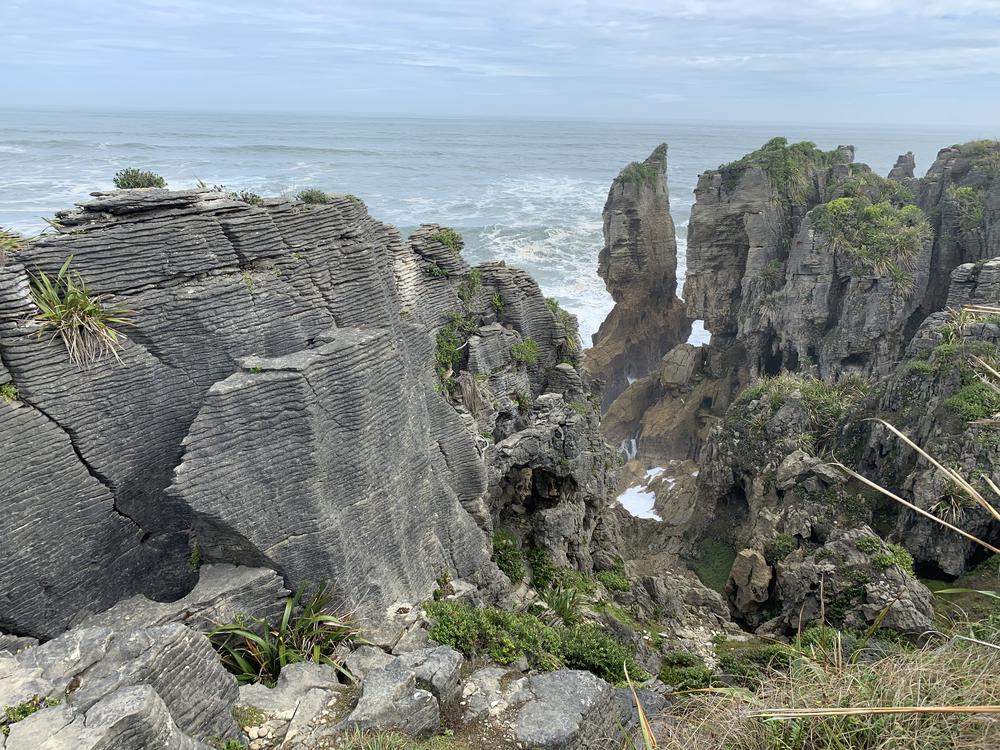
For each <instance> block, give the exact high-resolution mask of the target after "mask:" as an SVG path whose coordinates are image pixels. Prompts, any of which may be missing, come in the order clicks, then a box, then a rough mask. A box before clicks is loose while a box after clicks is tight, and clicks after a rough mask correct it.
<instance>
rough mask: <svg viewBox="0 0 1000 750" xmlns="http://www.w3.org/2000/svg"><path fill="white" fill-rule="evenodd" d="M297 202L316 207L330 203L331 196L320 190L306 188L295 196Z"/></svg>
mask: <svg viewBox="0 0 1000 750" xmlns="http://www.w3.org/2000/svg"><path fill="white" fill-rule="evenodd" d="M295 200H297V201H300V202H302V203H311V204H314V205H318V204H325V203H329V202H330V196H329V195H327V194H326V193H324V192H323V191H322V190H320V189H318V188H306V189H305V190H303V191H301V192H300V193H299V194H298V195H296V196H295Z"/></svg>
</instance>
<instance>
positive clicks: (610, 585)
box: [594, 557, 632, 591]
mask: <svg viewBox="0 0 1000 750" xmlns="http://www.w3.org/2000/svg"><path fill="white" fill-rule="evenodd" d="M594 577H595V578H596V579H597V580H598V581H600V582H601V583H603V584H604V588H606V589H608V591H628V590H630V589H631V588H632V584H631V583H630V582H629V580H628V576H626V575H625V561H624V560H622V559H621V558H620V557H619V558H618V560H617V562H615V566H614V567H613V568H611V569H610V570H602V571H600V572H599V573H596V574H595V575H594Z"/></svg>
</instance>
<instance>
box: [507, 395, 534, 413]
mask: <svg viewBox="0 0 1000 750" xmlns="http://www.w3.org/2000/svg"><path fill="white" fill-rule="evenodd" d="M512 398H513V399H514V403H515V404H517V410H518V411H519V412H521V413H522V414H530V413H531V409H532V403H533V402H532V399H531V396H529V395H528V394H527V393H525V392H524V391H514V393H513V394H512Z"/></svg>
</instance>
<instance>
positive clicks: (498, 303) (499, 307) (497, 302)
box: [490, 292, 503, 315]
mask: <svg viewBox="0 0 1000 750" xmlns="http://www.w3.org/2000/svg"><path fill="white" fill-rule="evenodd" d="M490 304H491V305H493V309H494V310H496V312H497V315H503V297H501V296H500V292H493V296H492V297H490Z"/></svg>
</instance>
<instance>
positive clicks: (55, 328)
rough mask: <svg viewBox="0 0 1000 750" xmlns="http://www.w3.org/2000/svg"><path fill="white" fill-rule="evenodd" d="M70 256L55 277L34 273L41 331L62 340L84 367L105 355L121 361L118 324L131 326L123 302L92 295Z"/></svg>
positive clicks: (33, 294) (34, 296) (33, 290)
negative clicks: (108, 302) (110, 302)
mask: <svg viewBox="0 0 1000 750" xmlns="http://www.w3.org/2000/svg"><path fill="white" fill-rule="evenodd" d="M72 261H73V256H72V255H71V256H70V257H69V258H67V259H66V262H65V263H63V265H62V268H60V269H59V273H58V274H56V277H55V278H54V279H53V278H51V277H49V276H48V274H46V273H45V272H44V271H39V272H38V275H37V276H36V275H32V276H31V289H30V294H31V301H32V302H33V303H34V304H35V307H37V308H38V314H37V315H36V316H35V320H37V321H38V322H39V323H41V331H40V333H45V332H50V333H51V335H52V336H53V337H55V336H58V337H59V338H60V339H62V342H63V344H64V345H65V346H66V351H67V353H68V354H69V359H70V362H72V363H73V364H75V365H76V366H77V367H81V368H85V367H89V366H90V365H93V364H95V363H96V362H98V361H99V360H100V359H102V358H103V357H104V356H106V355H109V354H110V355H112V356H113V357H114V358H115V359H117V360H118V361H119V362H121V358H120V357H119V356H118V351H119V349H121V347H122V339H123V336H122V334H121V333H119V332H118V330H117V329H116V326H125V325H131V320H129V318H128V310H127V309H125V307H124V306H123V305H108V306H105V305H104V303H103V297H102V296H101V295H91V294H90V292H89V291H88V290H87V285H86V284H85V283H84V281H83V279H82V278H81V277H80V274H78V273H73V272H71V271H70V270H69V265H70V263H71V262H72Z"/></svg>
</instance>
